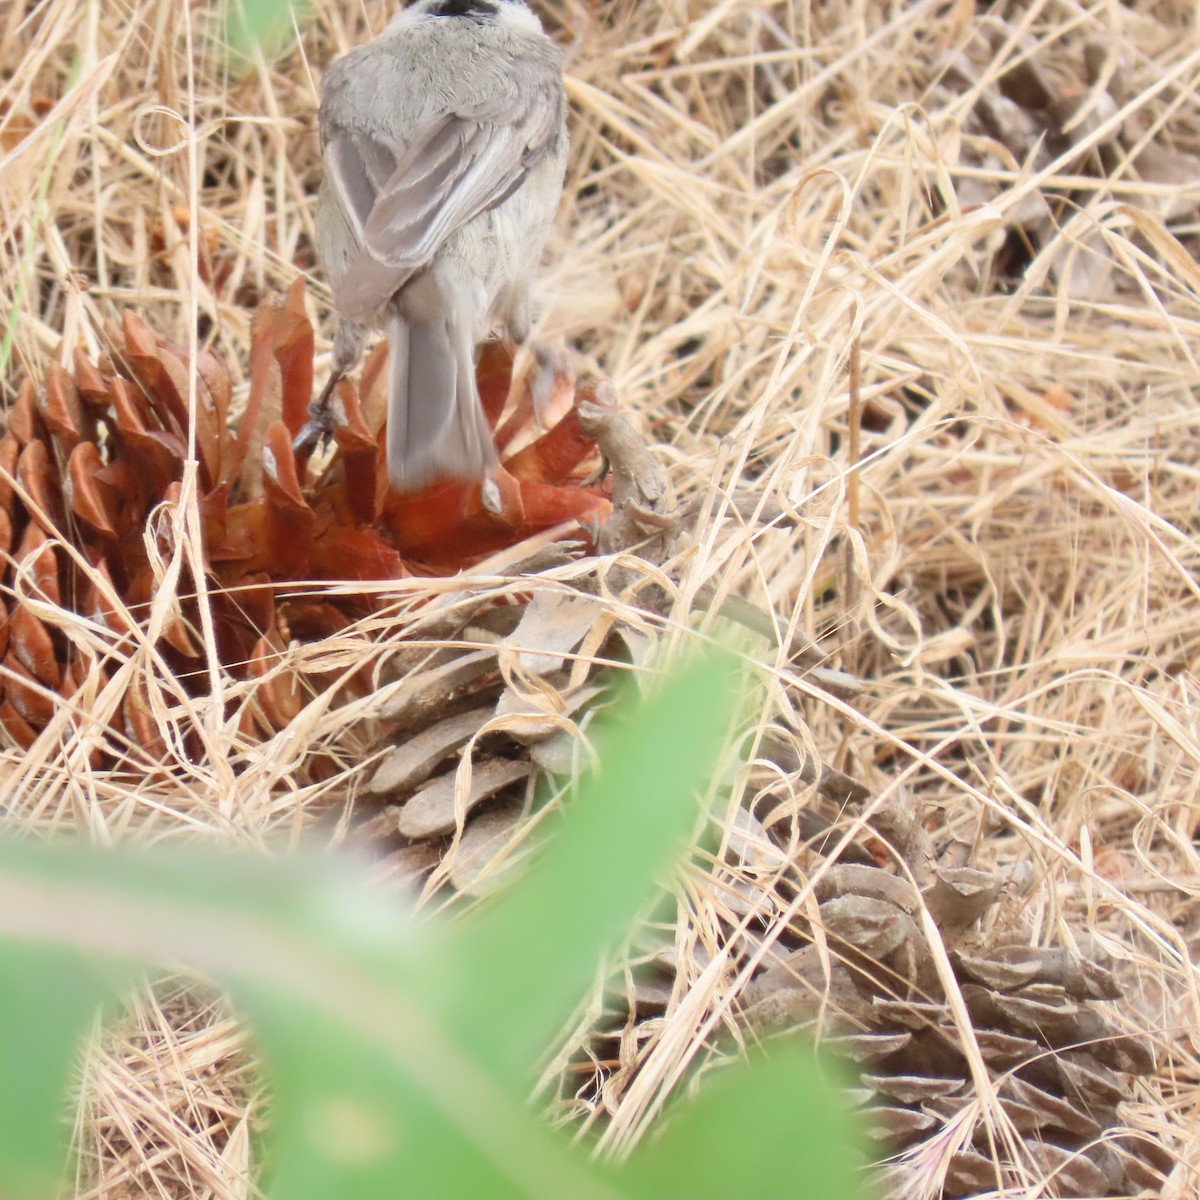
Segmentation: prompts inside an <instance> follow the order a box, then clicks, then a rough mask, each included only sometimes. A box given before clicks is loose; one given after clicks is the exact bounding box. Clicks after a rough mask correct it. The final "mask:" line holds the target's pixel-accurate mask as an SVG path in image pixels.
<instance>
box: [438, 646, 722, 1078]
mask: <svg viewBox="0 0 1200 1200" xmlns="http://www.w3.org/2000/svg"><path fill="white" fill-rule="evenodd" d="M736 702H737V686H736V674H735V660H734V658H733V656H732V654H730V653H728V652H719V653H714V654H710V655H708V656H706V657H701V658H698V659H696V660H695V661H693V662H691V663H690V664H688V665H687V666H686V667H684V668H683V669H682V670H681V671H679V672H678V673H676V674H675V675H673V676H671V677H670V678H668V679H667V680H666V681H665V682H664V683H663V684H662V685H661V686H660V687H659V688H657V690H655V691H654V692H653V693H652V694H651V696H650V697H649V698H648V699H646V700H639V699H637V698H636V696H635V695H634V694H632V693H629V692H627V693H626V696H625V701H624V718H623V719H622V720H620V722H619V723H618V724H616V725H614V726H612V727H610V728H608V729H607V730H605V731H603V732H602V733H601V734H600V735H598V736H597V738H596V742H597V747H598V749H599V753H600V761H601V764H602V765H601V769H600V773H599V775H598V776H596V777H595V778H593V779H591V780H589V781H588V783H587V784H585V786H584V787H583V788H582V789H581V793H582V794H581V795H580V796H579V798H578V800H577V801H576V802H575V803H573V804H571V805H569V806H568V810H567V812H566V813H565V815H564V816H563V818H562V820H561V821H560V822H559V823H558V825H559V828H558V829H557V830H556V831H555V832H556V836H555V837H553V838H552V840H551V841H550V843H549V845H548V846H547V847H543V849H542V851H541V852H540V855H539V857H538V859H537V860H536V861H535V863H534V865H533V867H532V868H531V869H530V870H529V872H528V874H527V875H526V877H525V878H523V879H522V880H521V881H520V884H519V886H517V887H514V888H513V889H512V891H511V892H510V893H508V894H507V895H505V896H503V897H501V898H500V899H499V900H498V901H497V902H496V903H495V904H494V905H493V906H492V907H491V908H490V909H488V910H486V911H484V912H482V913H479V914H476V915H474V917H473V919H472V920H471V921H470V922H469V923H468V922H464V923H463V926H462V927H461V929H460V931H459V937H458V942H459V944H458V946H457V948H456V955H455V957H456V960H457V965H458V966H459V967H460V968H461V970H462V971H463V972H464V973H465V974H463V975H459V976H456V977H451V978H448V979H447V980H446V981H445V982H444V984H443V987H444V995H443V1003H444V1004H445V1005H446V1008H447V1012H448V1013H450V1012H452V1013H453V1014H454V1019H455V1022H456V1025H457V1027H458V1028H459V1029H460V1030H462V1031H463V1032H464V1036H467V1037H471V1032H472V1031H478V1032H479V1033H480V1036H475V1037H473V1038H472V1039H471V1040H472V1045H473V1046H474V1047H475V1049H476V1052H477V1053H479V1054H480V1055H482V1056H483V1057H485V1058H486V1059H488V1060H489V1061H492V1062H494V1063H496V1065H497V1066H499V1067H500V1068H501V1069H502V1070H503V1071H504V1072H505V1073H506V1074H507V1075H509V1076H510V1077H511V1076H512V1075H514V1074H516V1075H519V1076H522V1077H524V1076H526V1075H527V1073H528V1071H529V1068H530V1065H531V1064H532V1063H533V1062H535V1061H536V1059H537V1057H538V1055H539V1054H540V1053H542V1052H543V1051H544V1049H545V1047H546V1045H547V1043H548V1040H549V1039H550V1038H551V1037H552V1036H553V1035H554V1034H555V1033H556V1032H557V1031H558V1029H559V1028H560V1026H561V1024H562V1022H563V1021H564V1020H565V1019H566V1017H567V1015H568V1014H569V1013H570V1011H571V1008H572V1007H573V1005H575V1004H576V1003H577V1002H578V1000H579V997H580V996H581V995H582V994H583V992H584V990H585V989H586V987H587V985H588V983H589V981H590V980H592V979H593V978H594V977H595V973H596V968H597V964H598V958H599V955H600V953H601V951H602V950H603V949H604V948H605V947H606V946H609V945H611V944H612V943H613V942H614V941H616V940H617V939H620V938H622V937H623V936H624V935H625V934H626V933H627V931H628V928H629V925H630V922H631V921H632V920H633V919H634V918H635V917H636V916H637V914H638V913H639V911H641V910H642V909H644V907H645V906H646V904H647V903H648V902H649V901H650V900H651V899H652V898H653V896H654V894H655V892H656V890H657V887H658V886H659V885H660V884H661V882H662V877H663V875H664V873H665V872H666V870H667V868H668V866H669V865H670V864H671V863H672V862H673V861H674V860H675V859H677V858H678V857H679V853H680V851H681V850H682V848H683V839H684V837H685V835H686V834H687V832H688V830H689V829H690V828H691V827H692V826H693V825H694V824H695V821H696V815H697V808H696V803H695V796H696V793H697V791H699V790H700V789H701V788H703V787H704V785H705V784H706V783H707V782H708V781H709V780H710V778H711V776H712V771H713V768H714V766H715V765H716V762H717V757H718V755H719V753H720V751H721V748H722V745H723V742H724V738H725V736H726V733H727V730H728V726H729V722H730V718H731V716H732V713H733V710H734V707H735V705H736ZM618 707H619V706H618ZM486 1030H503V1036H502V1037H499V1038H496V1037H494V1036H482V1031H486Z"/></svg>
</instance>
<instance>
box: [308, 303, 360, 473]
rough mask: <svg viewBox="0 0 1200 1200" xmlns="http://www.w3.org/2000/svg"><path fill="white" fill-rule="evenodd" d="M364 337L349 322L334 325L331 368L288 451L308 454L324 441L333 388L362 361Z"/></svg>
mask: <svg viewBox="0 0 1200 1200" xmlns="http://www.w3.org/2000/svg"><path fill="white" fill-rule="evenodd" d="M365 337H366V332H365V330H364V329H363V327H362V326H361V325H355V324H353V323H352V322H350V321H339V322H338V327H337V333H335V334H334V335H333V355H332V358H333V365H332V369H331V370H330V372H329V379H328V380H327V382H326V384H325V386H324V387H323V388H322V389H321V393H320V395H319V396H317V398H316V399H315V400H314V401H313V402H312V403H311V404H310V405H309V406H308V420H307V421H306V422H305V423H304V425H303V427H302V428H301V430H300V432H299V433H298V434H296V440H295V441H294V442H293V443H292V449H293V450H294V451H295V452H296V453H297V454H300V453H311V452H312V451H313V450H314V449H315V448H316V447H317V445H318V444H322V443H324V442H325V441H327V440H328V438H329V435H330V433H331V432H332V430H333V415H332V413H331V412H330V410H329V402H330V400H331V398H332V397H333V389H334V388H335V387H337V385H338V382H339V381H340V380H341V379H342V377H343V376H345V375H346V374H347V373H348V372H349V371H352V370H353V369H354V367H355V366H356V365H357V363H358V360H359V359H360V358H362V351H363V341H364V339H365Z"/></svg>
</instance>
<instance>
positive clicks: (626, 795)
mask: <svg viewBox="0 0 1200 1200" xmlns="http://www.w3.org/2000/svg"><path fill="white" fill-rule="evenodd" d="M735 697H736V687H735V681H734V674H733V671H732V667H731V662H730V660H729V658H728V657H716V658H709V659H706V660H703V661H697V662H694V663H693V664H692V665H691V666H689V667H687V668H686V669H685V670H684V671H682V672H681V673H679V674H677V675H675V676H674V677H672V678H670V679H668V680H667V681H666V683H665V684H664V685H663V686H662V687H660V688H659V689H657V690H656V691H655V692H654V693H653V694H652V695H651V697H650V698H649V699H648V700H646V701H644V702H640V703H639V702H636V701H634V700H633V699H632V698H631V699H630V702H629V704H627V705H625V706H621V707H623V709H624V711H625V713H626V716H625V718H624V719H623V720H621V721H620V722H619V723H618V724H617V725H616V726H614V727H612V728H610V729H609V730H607V735H606V736H603V737H602V738H601V740H600V742H599V746H600V751H601V761H602V763H603V767H602V770H601V771H600V773H599V774H598V775H597V776H596V777H594V778H593V779H592V780H591V781H589V782H588V783H587V784H586V785H585V786H584V787H583V789H582V792H581V795H580V796H579V797H578V798H577V800H575V801H574V802H572V803H571V804H569V805H567V806H566V808H565V811H563V812H562V813H560V814H556V816H555V818H554V819H553V820H548V821H546V822H543V824H544V825H547V824H555V823H556V825H557V827H556V828H555V829H553V830H552V831H551V836H549V837H548V838H547V840H546V844H545V845H544V846H542V848H541V849H540V850H539V852H538V854H537V855H536V856H535V858H534V863H533V866H532V867H531V868H530V869H529V870H528V871H527V872H526V873H525V874H524V875H523V876H522V877H521V878H519V879H518V880H517V881H516V882H515V883H514V884H513V885H512V886H511V887H509V889H508V890H507V891H506V892H505V893H504V894H502V895H500V896H498V897H495V898H494V899H493V900H492V901H491V902H490V903H487V904H484V905H481V906H479V907H478V908H477V909H476V910H475V911H473V912H471V913H470V914H468V915H467V916H465V917H463V918H461V919H459V920H458V921H456V922H447V921H443V920H437V921H435V920H432V919H430V918H428V917H425V916H421V915H419V914H416V913H414V912H413V911H411V909H408V908H406V907H404V906H400V905H398V904H397V903H396V902H395V901H394V900H386V899H384V898H382V897H379V896H378V895H372V894H370V893H369V892H368V891H366V890H365V889H364V888H362V887H361V885H360V884H359V883H358V882H357V881H356V880H355V879H354V877H353V864H348V863H346V862H342V861H340V860H339V861H333V860H331V859H330V858H329V857H328V856H326V857H325V858H324V859H317V858H298V857H295V856H293V857H289V858H283V859H279V860H270V859H263V858H251V857H237V856H232V855H226V854H218V853H202V852H200V851H193V852H188V853H186V854H183V853H180V852H175V853H167V852H162V851H157V852H154V853H147V852H136V851H132V850H117V851H99V850H95V849H91V848H88V847H86V846H82V845H78V844H64V843H54V844H48V845H47V844H37V843H33V842H30V841H27V840H26V841H15V840H3V841H0V1196H21V1197H30V1198H32V1197H40V1196H53V1195H56V1194H58V1193H59V1189H60V1186H61V1182H62V1178H63V1168H64V1159H65V1155H66V1145H65V1138H66V1129H67V1124H66V1122H65V1120H64V1111H63V1110H64V1104H65V1100H64V1097H65V1096H66V1095H67V1090H68V1086H69V1083H70V1077H71V1072H72V1070H73V1069H74V1057H75V1053H76V1050H77V1048H78V1046H79V1044H80V1041H81V1039H82V1037H83V1036H84V1035H85V1033H86V1032H87V1030H88V1028H89V1027H90V1025H91V1023H92V1021H93V1020H94V1017H95V1014H96V1012H97V1010H98V1009H99V1008H100V1007H101V1005H103V1004H105V1003H106V1002H112V1001H113V1000H115V998H116V997H117V996H118V995H119V994H120V990H121V989H122V988H123V987H124V986H126V985H127V984H128V982H129V980H130V979H131V978H133V977H134V974H135V973H136V972H137V971H138V970H140V969H143V968H144V966H145V965H146V964H149V963H155V962H158V963H171V964H179V963H183V964H186V965H187V966H189V967H191V968H193V969H196V970H198V971H202V972H204V973H205V974H206V975H208V976H210V977H212V978H213V979H215V980H216V981H217V982H218V983H219V984H220V985H221V986H222V987H223V988H224V989H226V991H227V992H228V993H229V995H230V997H231V999H232V1002H233V1003H234V1005H236V1006H237V1008H238V1009H239V1010H240V1011H241V1012H242V1013H243V1014H244V1016H245V1018H246V1020H247V1021H248V1023H249V1026H250V1028H251V1030H252V1033H253V1037H254V1039H255V1041H256V1043H257V1046H258V1048H259V1050H260V1051H261V1054H262V1057H263V1062H264V1067H265V1070H266V1072H267V1075H268V1078H269V1082H270V1085H271V1091H272V1094H273V1096H274V1107H273V1111H272V1114H271V1133H270V1137H269V1145H268V1147H267V1149H266V1151H265V1153H264V1154H263V1155H262V1156H261V1157H262V1159H263V1161H264V1162H265V1164H266V1166H265V1170H264V1178H263V1180H262V1185H263V1188H264V1190H265V1192H266V1194H267V1195H269V1196H275V1197H286V1198H287V1200H308V1198H310V1197H311V1198H312V1200H318V1198H328V1197H331V1196H337V1197H342V1198H345V1200H368V1198H370V1197H381V1198H382V1197H388V1198H396V1197H403V1196H419V1197H447V1198H449V1197H460V1196H461V1197H480V1196H487V1197H508V1196H512V1197H518V1196H525V1197H547V1198H549V1197H579V1198H586V1197H597V1198H599V1197H613V1198H615V1197H628V1198H631V1200H634V1198H639V1200H640V1198H643V1197H644V1198H646V1200H650V1198H652V1197H653V1198H657V1200H664V1198H667V1197H673V1196H678V1197H693V1198H698V1197H708V1196H711V1197H714V1200H715V1198H717V1197H720V1198H721V1200H727V1198H728V1197H733V1196H736V1197H739V1198H747V1200H750V1198H753V1197H764V1198H765V1197H807V1198H811V1200H818V1198H824V1197H829V1198H831V1200H832V1198H837V1200H847V1198H849V1197H853V1196H855V1195H861V1194H862V1175H861V1172H860V1168H859V1164H860V1163H861V1159H860V1157H859V1155H858V1154H857V1153H856V1150H855V1148H854V1139H853V1137H852V1130H851V1126H850V1125H849V1123H848V1121H847V1118H846V1117H845V1115H844V1113H843V1111H842V1106H841V1105H840V1103H838V1102H837V1100H836V1098H835V1094H834V1090H833V1089H832V1088H831V1086H830V1084H829V1083H828V1082H827V1081H826V1080H825V1078H824V1077H823V1075H822V1073H821V1072H820V1071H819V1070H818V1068H817V1065H816V1062H815V1060H814V1058H813V1055H812V1052H811V1050H810V1049H809V1048H808V1047H806V1046H801V1045H798V1044H779V1043H777V1044H776V1045H775V1046H774V1047H773V1049H772V1053H771V1054H770V1056H764V1057H761V1058H758V1059H756V1060H755V1061H753V1062H751V1063H748V1064H747V1063H741V1064H737V1065H735V1066H733V1067H727V1068H723V1069H722V1070H721V1071H719V1072H717V1074H716V1076H715V1077H714V1079H713V1080H712V1086H707V1085H706V1084H703V1083H702V1086H701V1088H700V1094H699V1097H698V1098H697V1099H694V1100H687V1101H682V1102H681V1103H679V1104H678V1105H677V1106H676V1109H675V1110H674V1111H673V1112H672V1113H670V1114H668V1120H667V1121H666V1124H665V1129H664V1132H663V1134H662V1136H661V1137H659V1138H657V1139H652V1140H651V1141H649V1142H648V1143H646V1144H644V1145H643V1146H641V1147H639V1149H638V1150H637V1151H636V1152H635V1153H634V1155H633V1156H632V1158H631V1159H630V1160H629V1161H628V1162H625V1163H623V1164H620V1165H619V1166H616V1165H611V1164H604V1163H598V1162H595V1161H593V1160H591V1159H589V1158H588V1156H587V1155H586V1153H585V1152H584V1151H583V1150H582V1149H580V1148H579V1147H575V1146H572V1145H570V1144H569V1143H568V1141H567V1139H566V1138H565V1137H563V1136H562V1135H560V1134H558V1133H556V1132H554V1131H553V1130H551V1129H549V1128H548V1127H547V1126H546V1125H545V1124H544V1123H543V1122H541V1121H540V1120H539V1119H538V1118H537V1116H536V1114H535V1113H533V1112H531V1111H530V1109H529V1106H528V1105H527V1103H526V1100H525V1098H526V1097H527V1095H528V1091H529V1086H530V1082H531V1079H532V1074H533V1068H534V1065H535V1062H536V1060H537V1058H538V1057H539V1055H540V1054H541V1053H543V1052H544V1051H545V1050H546V1048H547V1047H548V1046H549V1045H551V1044H552V1042H553V1039H554V1037H555V1036H556V1034H557V1032H558V1030H559V1028H560V1026H561V1024H562V1022H563V1021H564V1020H565V1019H566V1017H567V1015H568V1014H569V1013H570V1011H571V1008H572V1007H573V1005H574V1004H575V1003H576V1002H577V1001H578V999H579V997H580V996H581V995H582V994H583V993H584V992H585V990H586V988H587V986H588V985H589V983H590V982H591V981H592V980H594V978H595V972H596V967H597V963H598V961H599V960H600V957H601V955H602V954H603V953H604V949H605V947H606V946H611V945H612V944H613V943H614V942H616V941H619V940H620V939H621V938H622V937H623V936H624V935H625V933H626V932H627V930H628V927H629V924H630V922H631V921H632V920H633V919H634V918H635V916H636V914H637V913H638V912H639V910H644V908H645V906H646V905H647V904H648V903H649V902H650V901H651V900H652V898H653V897H654V896H655V895H656V894H657V890H658V887H659V886H660V885H661V881H662V880H663V878H664V873H665V872H667V871H668V869H669V867H670V864H671V862H672V861H673V860H675V859H677V858H678V856H679V853H680V850H681V848H682V846H683V844H684V841H685V838H686V836H687V834H688V831H689V829H691V828H692V826H693V825H694V823H695V819H696V808H695V801H694V797H695V793H696V791H697V790H698V789H700V788H703V787H704V786H705V785H706V784H707V783H709V782H710V780H711V777H712V772H713V769H714V765H715V763H716V760H717V756H718V753H719V751H720V749H721V747H722V745H723V744H724V743H725V735H726V732H727V725H728V723H729V720H730V715H731V712H732V709H733V706H734V703H735Z"/></svg>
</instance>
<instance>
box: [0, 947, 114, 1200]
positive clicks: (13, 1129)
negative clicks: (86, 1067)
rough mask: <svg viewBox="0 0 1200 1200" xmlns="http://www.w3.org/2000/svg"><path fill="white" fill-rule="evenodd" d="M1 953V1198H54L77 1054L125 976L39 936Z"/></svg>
mask: <svg viewBox="0 0 1200 1200" xmlns="http://www.w3.org/2000/svg"><path fill="white" fill-rule="evenodd" d="M0 955H2V958H0V962H2V967H0V1196H23V1197H29V1198H32V1197H41V1196H54V1195H57V1194H59V1190H60V1183H61V1180H62V1176H63V1169H64V1167H65V1165H66V1153H67V1140H68V1135H69V1133H70V1127H69V1125H68V1123H67V1117H68V1115H69V1114H68V1113H67V1110H66V1100H65V1097H66V1094H67V1086H68V1083H69V1081H70V1077H71V1072H72V1070H73V1068H74V1066H75V1059H76V1055H77V1054H78V1051H79V1046H80V1042H81V1040H82V1038H83V1035H84V1034H85V1033H86V1031H87V1029H88V1026H89V1025H90V1024H91V1022H92V1020H93V1018H94V1017H95V1015H96V1012H97V1010H98V1009H99V1008H100V1007H101V1005H102V1004H103V1003H104V1002H105V1001H107V1000H109V999H110V998H111V997H112V996H113V995H114V994H115V993H116V991H117V989H118V988H119V987H120V976H118V975H117V974H116V973H114V972H113V971H111V970H107V969H105V967H104V966H103V964H99V963H95V962H90V961H89V960H88V959H87V958H86V957H85V956H83V955H81V954H78V953H72V952H64V951H63V950H62V949H61V948H59V947H56V946H51V945H45V944H42V943H39V942H34V941H15V942H8V943H6V944H4V946H3V948H2V950H0Z"/></svg>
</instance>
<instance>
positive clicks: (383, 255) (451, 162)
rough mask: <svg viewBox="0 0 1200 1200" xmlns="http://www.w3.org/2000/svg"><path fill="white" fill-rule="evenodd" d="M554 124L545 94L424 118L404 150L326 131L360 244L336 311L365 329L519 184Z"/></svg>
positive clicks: (552, 104) (332, 174) (335, 181)
mask: <svg viewBox="0 0 1200 1200" xmlns="http://www.w3.org/2000/svg"><path fill="white" fill-rule="evenodd" d="M559 120H561V109H560V98H559V95H558V94H557V92H556V91H555V89H553V88H550V87H545V88H541V89H537V90H535V91H531V92H530V93H528V94H526V95H523V96H519V97H504V98H502V99H496V100H491V101H488V102H486V103H484V104H479V105H475V106H473V107H470V108H463V109H460V110H459V111H457V112H454V113H449V114H446V115H443V116H439V117H436V118H432V119H429V120H427V121H425V122H422V123H421V124H420V125H419V126H418V127H417V129H416V130H415V131H414V133H413V136H412V137H411V138H410V139H409V140H408V141H407V143H405V144H401V143H399V142H395V141H391V140H389V139H387V138H385V137H381V136H377V135H375V134H368V133H364V132H361V131H358V130H350V129H345V128H336V129H334V130H333V131H332V134H331V136H329V137H328V140H327V141H326V144H325V169H326V173H327V176H328V178H329V181H330V184H331V186H332V189H333V194H334V196H335V197H336V199H337V203H338V205H339V207H340V208H341V209H342V211H343V213H344V214H345V216H346V218H347V220H348V222H349V224H350V226H351V228H352V229H353V230H354V231H355V233H356V234H357V235H358V239H359V242H360V249H359V251H358V253H357V254H356V255H355V256H354V258H353V259H352V260H351V262H350V265H349V268H348V270H347V271H346V274H345V277H344V278H343V280H342V281H341V283H340V284H339V285H338V287H337V290H336V293H335V300H336V302H337V308H338V312H339V313H340V314H341V315H342V316H343V317H346V318H348V319H349V320H352V321H362V322H369V321H370V320H371V319H372V318H373V317H374V316H375V315H376V314H377V313H378V312H379V310H380V309H381V308H382V307H383V306H384V305H385V304H386V303H387V301H388V299H389V298H390V297H391V296H392V295H394V294H395V292H396V291H397V290H398V289H399V288H400V287H402V286H403V285H404V283H405V281H406V280H407V279H408V278H409V277H410V276H411V275H412V274H413V273H414V272H415V271H418V270H420V269H421V268H422V267H423V266H425V265H426V264H427V263H429V261H430V260H431V259H432V258H433V256H434V254H435V253H436V252H437V250H438V248H439V247H440V246H441V245H442V243H443V242H445V240H446V239H447V238H448V237H449V236H450V235H451V234H452V233H454V231H455V230H457V229H460V228H462V226H463V225H465V224H467V222H469V221H471V220H472V219H473V218H474V217H476V216H478V215H479V214H480V213H482V212H486V211H487V210H488V209H489V208H493V207H494V206H496V205H497V204H500V203H501V202H502V201H504V200H505V199H507V198H508V197H509V196H510V195H511V194H512V193H513V192H514V191H515V190H516V189H517V188H518V187H520V185H521V183H522V182H523V181H524V179H525V176H526V175H527V174H528V172H529V170H530V168H531V167H532V166H533V165H534V164H535V163H536V162H537V161H538V160H539V159H540V158H542V157H543V156H544V155H545V154H546V153H548V152H549V150H550V149H551V148H552V146H553V142H554V139H555V137H556V134H557V124H558V122H559Z"/></svg>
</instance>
